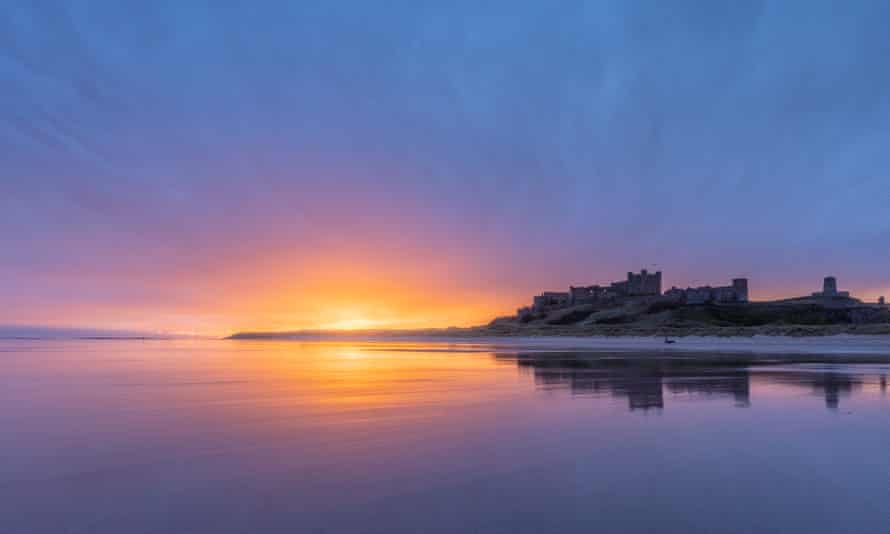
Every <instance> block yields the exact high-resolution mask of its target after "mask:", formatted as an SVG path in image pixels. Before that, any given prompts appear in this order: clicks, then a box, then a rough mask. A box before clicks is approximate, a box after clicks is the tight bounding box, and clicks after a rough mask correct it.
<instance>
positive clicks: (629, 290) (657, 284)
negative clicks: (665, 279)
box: [609, 269, 661, 297]
mask: <svg viewBox="0 0 890 534" xmlns="http://www.w3.org/2000/svg"><path fill="white" fill-rule="evenodd" d="M609 288H610V289H611V290H612V291H614V292H615V293H617V294H619V295H623V296H628V297H642V296H658V295H661V271H656V272H655V274H650V273H649V272H647V271H646V269H643V270H641V271H640V273H639V274H635V273H631V272H628V273H627V280H625V281H622V282H612V284H610V285H609Z"/></svg>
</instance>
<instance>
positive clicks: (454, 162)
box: [0, 0, 890, 335]
mask: <svg viewBox="0 0 890 534" xmlns="http://www.w3.org/2000/svg"><path fill="white" fill-rule="evenodd" d="M888 21H890V2H886V1H882V0H881V1H874V2H867V1H853V2H836V1H819V0H808V1H792V0H787V1H781V2H779V1H776V2H766V1H764V2H758V1H754V0H752V1H746V2H736V1H725V2H721V1H713V2H697V1H696V2H693V1H682V0H678V1H675V2H658V1H624V0H621V1H618V0H616V1H599V2H595V1H585V2H580V1H571V0H565V1H560V2H543V1H535V2H530V1H518V0H511V1H485V2H480V1H478V0H472V1H468V0H466V1H465V0H456V1H450V2H424V1H417V0H412V1H392V2H386V3H382V2H370V1H368V2H365V1H351V2H344V1H335V0H325V1H318V2H313V1H300V2H292V1H280V2H276V1H272V0H270V1H265V2H253V3H247V2H225V1H214V2H191V1H181V0H177V1H169V2H165V1H151V2H147V1H146V2H119V1H102V0H94V1H90V2H52V1H31V0H23V1H16V0H13V1H11V2H10V1H9V0H6V1H4V2H3V9H2V10H0V302H2V304H3V305H2V306H0V324H7V325H41V326H59V327H62V326H64V327H78V328H98V327H101V328H117V329H126V330H149V331H157V332H162V331H163V332H176V333H200V334H209V335H217V334H224V333H229V332H233V331H237V330H257V329H263V330H266V329H268V330H277V329H301V328H355V327H400V328H410V327H426V326H449V325H470V324H479V323H482V322H486V321H487V320H489V319H490V318H492V317H494V316H496V315H504V314H509V313H512V312H513V311H514V310H515V309H516V308H517V307H518V306H521V305H524V304H526V303H527V302H528V301H530V299H531V295H532V294H534V293H536V292H539V291H541V290H545V289H546V290H558V289H564V288H566V287H567V286H568V285H569V284H575V285H581V284H593V283H602V282H609V281H612V280H618V279H622V278H624V277H625V276H626V272H627V271H630V270H634V271H636V270H639V269H640V268H648V269H650V270H655V269H659V270H662V271H663V272H664V279H665V285H666V286H671V285H677V286H684V287H685V286H687V285H704V284H712V285H721V284H723V283H725V282H727V281H728V280H729V279H730V278H731V277H735V276H747V277H748V278H749V279H750V288H751V294H752V297H753V298H754V299H766V298H774V297H779V296H796V295H800V294H806V293H809V292H811V291H815V290H818V289H820V286H821V280H822V277H823V276H826V275H829V274H831V275H835V276H837V277H838V284H839V286H840V289H848V290H851V291H852V292H853V293H854V294H855V295H857V296H860V297H863V298H866V299H875V298H877V297H878V296H879V295H883V294H887V295H888V296H890V216H888V215H890V211H888V205H890V150H888V147H890V91H888V90H887V87H888V86H890V68H887V58H888V57H890V32H888V31H887V23H888Z"/></svg>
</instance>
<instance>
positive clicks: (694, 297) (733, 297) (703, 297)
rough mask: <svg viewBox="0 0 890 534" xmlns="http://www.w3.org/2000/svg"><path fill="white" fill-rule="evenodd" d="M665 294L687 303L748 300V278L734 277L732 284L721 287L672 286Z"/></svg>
mask: <svg viewBox="0 0 890 534" xmlns="http://www.w3.org/2000/svg"><path fill="white" fill-rule="evenodd" d="M664 296H665V297H667V298H668V299H670V300H675V301H677V302H683V303H685V304H708V303H715V302H716V303H731V302H748V279H747V278H734V279H733V280H732V285H729V286H720V287H711V286H700V287H687V288H686V289H680V288H679V287H672V288H670V289H669V290H667V291H666V292H665V294H664Z"/></svg>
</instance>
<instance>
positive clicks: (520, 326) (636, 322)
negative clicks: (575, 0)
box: [229, 269, 890, 340]
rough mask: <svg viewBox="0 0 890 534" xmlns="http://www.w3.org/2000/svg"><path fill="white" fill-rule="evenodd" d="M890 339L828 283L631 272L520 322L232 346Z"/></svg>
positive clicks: (884, 312)
mask: <svg viewBox="0 0 890 534" xmlns="http://www.w3.org/2000/svg"><path fill="white" fill-rule="evenodd" d="M835 334H890V306H888V305H887V304H886V301H885V298H884V297H880V299H878V301H877V302H875V303H866V302H863V301H862V300H860V299H857V298H855V297H853V296H851V295H850V293H849V292H848V291H840V290H838V284H837V279H836V278H835V277H833V276H827V277H825V279H824V280H823V282H822V289H821V291H815V292H813V293H811V294H809V295H805V296H801V297H796V298H789V299H782V300H773V301H751V300H749V285H748V279H747V278H735V279H733V280H731V281H730V283H729V284H728V285H725V286H709V285H706V286H699V287H687V288H679V287H671V288H670V289H668V290H667V291H664V292H662V273H661V271H657V272H654V273H650V272H648V271H646V270H645V269H643V270H641V271H640V272H639V273H633V272H628V273H627V278H626V279H625V280H621V281H617V282H611V283H608V284H604V285H598V284H597V285H589V286H569V290H568V291H544V292H542V293H540V294H538V295H535V296H534V297H532V302H531V305H529V306H524V307H521V308H519V309H518V310H517V312H516V314H515V315H511V316H507V317H499V318H496V319H494V320H493V321H491V322H490V323H488V324H486V325H481V326H475V327H466V328H457V327H451V328H441V329H421V330H373V331H371V330H368V331H360V332H355V331H353V332H323V331H298V332H240V333H237V334H234V335H232V336H230V337H229V339H270V340H271V339H311V338H321V337H330V336H336V337H400V336H404V337H412V336H446V337H481V336H667V337H685V336H719V337H735V336H741V337H749V336H755V335H766V336H826V335H835Z"/></svg>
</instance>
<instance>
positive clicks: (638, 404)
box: [496, 352, 887, 410]
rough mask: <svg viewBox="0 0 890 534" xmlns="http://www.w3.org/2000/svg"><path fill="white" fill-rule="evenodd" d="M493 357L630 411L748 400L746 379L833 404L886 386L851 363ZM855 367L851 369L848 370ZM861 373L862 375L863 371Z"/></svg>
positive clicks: (552, 385) (882, 378)
mask: <svg viewBox="0 0 890 534" xmlns="http://www.w3.org/2000/svg"><path fill="white" fill-rule="evenodd" d="M496 357H497V358H498V359H499V360H503V361H515V362H516V364H517V366H518V367H519V369H520V370H523V371H529V370H530V371H531V372H532V373H533V375H534V380H535V383H536V384H537V385H538V386H539V387H540V388H542V389H569V390H570V391H571V393H572V394H573V395H590V396H602V395H611V396H613V397H624V398H627V402H628V408H629V409H630V410H649V409H659V410H660V409H663V408H664V407H665V394H667V396H668V398H670V397H676V396H681V395H686V396H689V395H696V396H699V397H704V398H709V397H712V398H720V397H726V398H731V399H733V401H734V402H735V405H736V406H739V407H747V406H749V405H750V404H751V381H752V380H755V381H758V382H762V383H764V384H770V383H773V384H782V385H787V386H792V387H797V388H801V389H803V390H806V391H810V392H812V393H813V394H815V395H821V396H824V398H825V406H826V407H827V408H829V409H838V407H839V404H840V400H841V398H842V397H845V396H849V395H851V394H853V393H854V392H855V391H856V390H859V389H861V388H862V387H863V385H864V384H866V383H872V384H876V385H877V386H878V387H879V388H880V391H881V392H882V393H886V391H887V369H885V368H882V369H880V371H874V372H873V373H868V371H869V370H870V369H869V368H868V367H866V368H864V369H862V368H851V367H849V366H848V365H842V364H839V363H796V364H794V366H789V365H788V363H789V362H783V363H784V365H783V364H777V363H773V364H771V365H766V364H763V363H759V364H758V365H754V366H748V365H746V364H745V363H744V362H738V361H732V360H730V361H727V358H726V357H722V358H716V359H714V360H712V361H710V362H708V361H707V359H704V360H703V359H702V357H701V356H696V357H695V359H694V360H687V359H683V358H677V357H673V358H651V357H644V358H640V357H634V356H625V357H616V356H614V355H610V356H607V357H603V356H601V355H596V354H583V353H581V354H579V353H577V352H569V353H561V354H560V353H519V354H516V355H512V354H509V355H503V354H501V355H498V356H496ZM791 363H793V362H791ZM851 369H855V370H856V371H857V372H855V373H853V372H850V371H851ZM863 373H864V374H863Z"/></svg>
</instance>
